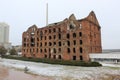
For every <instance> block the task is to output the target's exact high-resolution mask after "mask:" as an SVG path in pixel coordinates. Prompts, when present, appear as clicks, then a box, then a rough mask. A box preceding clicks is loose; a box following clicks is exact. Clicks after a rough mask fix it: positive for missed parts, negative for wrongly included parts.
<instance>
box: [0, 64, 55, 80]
mask: <svg viewBox="0 0 120 80" xmlns="http://www.w3.org/2000/svg"><path fill="white" fill-rule="evenodd" d="M0 80H53V79H52V78H51V77H46V76H40V75H35V74H30V73H24V71H21V70H16V69H11V68H7V67H4V66H1V65H0Z"/></svg>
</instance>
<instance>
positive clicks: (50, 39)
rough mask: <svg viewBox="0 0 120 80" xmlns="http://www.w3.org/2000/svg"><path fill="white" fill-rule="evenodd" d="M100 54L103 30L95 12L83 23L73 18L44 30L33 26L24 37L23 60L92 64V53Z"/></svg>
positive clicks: (84, 19)
mask: <svg viewBox="0 0 120 80" xmlns="http://www.w3.org/2000/svg"><path fill="white" fill-rule="evenodd" d="M101 52H102V46H101V27H100V25H99V22H98V20H97V18H96V16H95V14H94V12H93V11H92V12H91V13H90V14H89V15H88V16H87V17H85V18H83V19H80V20H76V18H75V16H74V15H73V14H72V15H71V16H70V17H69V18H66V19H64V20H63V21H61V22H57V23H53V24H49V25H47V26H45V27H43V28H37V26H36V25H33V26H31V27H29V28H28V30H27V31H25V32H23V35H22V55H23V56H24V57H34V58H49V59H62V60H77V61H89V60H90V58H89V54H90V53H96V54H97V53H101Z"/></svg>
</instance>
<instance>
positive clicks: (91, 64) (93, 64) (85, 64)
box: [4, 56, 102, 67]
mask: <svg viewBox="0 0 120 80" xmlns="http://www.w3.org/2000/svg"><path fill="white" fill-rule="evenodd" d="M4 58H8V59H16V60H23V61H32V62H42V63H48V64H58V65H70V66H83V67H98V66H102V65H101V64H100V63H98V62H84V61H72V60H71V61H64V60H55V59H40V58H25V57H14V56H4Z"/></svg>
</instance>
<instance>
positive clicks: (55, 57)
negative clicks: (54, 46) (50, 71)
mask: <svg viewBox="0 0 120 80" xmlns="http://www.w3.org/2000/svg"><path fill="white" fill-rule="evenodd" d="M44 58H52V56H51V54H49V55H48V56H47V55H46V54H45V55H44ZM53 59H62V57H61V55H58V58H57V55H53Z"/></svg>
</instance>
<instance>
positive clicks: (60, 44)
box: [37, 40, 83, 47]
mask: <svg viewBox="0 0 120 80" xmlns="http://www.w3.org/2000/svg"><path fill="white" fill-rule="evenodd" d="M73 44H74V45H76V40H74V41H73ZM79 44H80V45H82V44H83V42H82V40H80V41H79ZM55 45H56V42H53V46H55ZM67 45H68V46H70V41H67ZM37 46H39V44H38V43H37ZM45 46H47V42H45ZM49 46H52V42H49ZM58 46H62V43H61V42H58ZM40 47H42V43H40Z"/></svg>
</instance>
